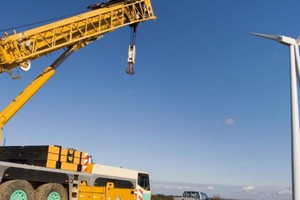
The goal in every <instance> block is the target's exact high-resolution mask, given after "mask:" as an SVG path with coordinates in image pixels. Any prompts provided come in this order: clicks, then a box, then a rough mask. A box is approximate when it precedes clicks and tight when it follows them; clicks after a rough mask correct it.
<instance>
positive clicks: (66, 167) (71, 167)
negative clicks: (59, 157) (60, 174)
mask: <svg viewBox="0 0 300 200" xmlns="http://www.w3.org/2000/svg"><path fill="white" fill-rule="evenodd" d="M61 169H64V170H70V171H77V169H78V165H76V164H73V163H65V162H62V163H61Z"/></svg>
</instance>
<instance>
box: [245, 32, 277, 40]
mask: <svg viewBox="0 0 300 200" xmlns="http://www.w3.org/2000/svg"><path fill="white" fill-rule="evenodd" d="M249 34H251V35H254V36H258V37H262V38H267V39H270V40H275V41H277V42H280V41H281V38H282V36H281V35H267V34H261V33H253V32H250V33H249Z"/></svg>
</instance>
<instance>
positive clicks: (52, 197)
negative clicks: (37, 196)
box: [47, 192, 61, 200]
mask: <svg viewBox="0 0 300 200" xmlns="http://www.w3.org/2000/svg"><path fill="white" fill-rule="evenodd" d="M47 200H61V198H60V195H59V194H58V193H57V192H51V193H50V194H49V196H48V198H47Z"/></svg>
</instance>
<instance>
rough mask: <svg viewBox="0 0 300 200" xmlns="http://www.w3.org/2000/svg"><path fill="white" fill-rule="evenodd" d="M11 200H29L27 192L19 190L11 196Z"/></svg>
mask: <svg viewBox="0 0 300 200" xmlns="http://www.w3.org/2000/svg"><path fill="white" fill-rule="evenodd" d="M10 200H27V195H26V192H24V191H23V190H17V191H15V192H14V193H12V195H11V196H10Z"/></svg>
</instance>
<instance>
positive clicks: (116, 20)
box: [0, 0, 155, 73]
mask: <svg viewBox="0 0 300 200" xmlns="http://www.w3.org/2000/svg"><path fill="white" fill-rule="evenodd" d="M151 19H152V20H153V19H155V16H154V13H153V10H152V5H151V2H150V0H131V1H128V0H127V1H126V0H124V1H122V2H120V1H117V3H116V4H107V6H106V7H99V8H93V10H91V11H88V12H85V13H82V14H79V15H76V16H73V17H70V18H66V19H63V20H60V21H57V22H54V23H51V24H47V25H44V26H40V27H37V28H34V29H31V30H27V31H23V32H20V33H16V32H15V33H13V34H11V35H8V34H7V33H6V34H5V37H4V38H1V39H0V73H3V72H7V71H9V70H11V69H13V68H15V67H17V66H21V67H23V68H24V69H26V68H27V67H29V63H30V61H31V60H34V59H36V58H39V57H41V56H43V55H46V54H49V53H51V52H53V51H56V50H58V49H61V48H64V47H67V46H70V45H74V44H80V43H82V42H86V41H89V40H95V39H96V38H97V37H99V36H101V35H103V34H105V33H108V32H111V31H114V30H115V29H117V28H120V27H123V26H127V25H131V24H135V23H139V22H144V21H146V20H151Z"/></svg>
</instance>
